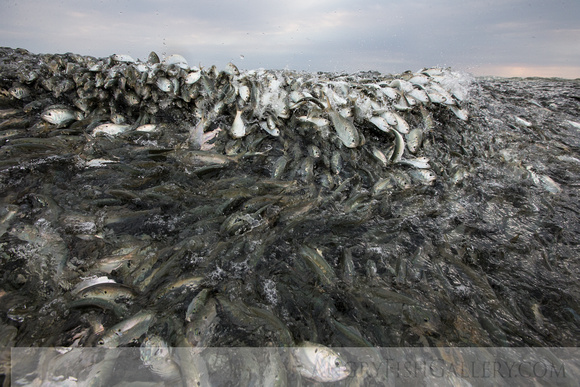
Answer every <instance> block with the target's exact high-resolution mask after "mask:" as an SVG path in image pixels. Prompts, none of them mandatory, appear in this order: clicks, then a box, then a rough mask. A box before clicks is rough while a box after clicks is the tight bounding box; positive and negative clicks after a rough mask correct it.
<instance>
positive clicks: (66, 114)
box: [40, 107, 77, 125]
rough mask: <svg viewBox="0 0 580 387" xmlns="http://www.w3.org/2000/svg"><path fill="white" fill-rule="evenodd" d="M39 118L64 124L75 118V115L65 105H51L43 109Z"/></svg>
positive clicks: (51, 122)
mask: <svg viewBox="0 0 580 387" xmlns="http://www.w3.org/2000/svg"><path fill="white" fill-rule="evenodd" d="M40 118H42V119H43V120H45V121H46V122H48V123H50V124H53V125H66V124H68V123H70V122H72V121H74V120H76V119H77V115H76V114H75V112H74V111H73V110H71V109H68V108H65V107H53V108H49V109H47V110H45V111H44V112H43V113H42V114H41V115H40Z"/></svg>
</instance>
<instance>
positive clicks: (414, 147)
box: [405, 128, 423, 154]
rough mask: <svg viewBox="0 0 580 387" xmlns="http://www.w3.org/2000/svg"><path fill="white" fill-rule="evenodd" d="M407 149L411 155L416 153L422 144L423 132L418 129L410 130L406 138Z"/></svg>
mask: <svg viewBox="0 0 580 387" xmlns="http://www.w3.org/2000/svg"><path fill="white" fill-rule="evenodd" d="M405 137H406V139H407V141H406V145H407V149H408V150H409V152H411V153H413V154H414V153H417V151H418V150H419V148H420V146H421V143H422V142H423V130H422V129H420V128H414V129H412V130H411V131H410V132H409V133H408V134H407V135H406V136H405Z"/></svg>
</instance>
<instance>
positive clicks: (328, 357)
mask: <svg viewBox="0 0 580 387" xmlns="http://www.w3.org/2000/svg"><path fill="white" fill-rule="evenodd" d="M292 355H293V358H294V361H295V363H296V364H295V367H296V370H297V371H298V372H299V373H300V374H301V375H302V376H304V377H306V378H308V379H312V380H315V381H317V382H322V383H327V382H337V381H339V380H342V379H345V378H346V377H348V375H349V374H350V369H349V367H348V365H347V363H346V361H345V360H344V359H343V358H342V357H341V356H340V355H339V354H338V353H337V352H335V351H334V350H333V349H331V348H328V347H325V346H324V345H321V344H316V343H311V342H308V341H305V342H303V343H301V344H300V345H299V346H297V347H294V348H293V350H292Z"/></svg>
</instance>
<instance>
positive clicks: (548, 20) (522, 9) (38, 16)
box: [0, 0, 580, 78]
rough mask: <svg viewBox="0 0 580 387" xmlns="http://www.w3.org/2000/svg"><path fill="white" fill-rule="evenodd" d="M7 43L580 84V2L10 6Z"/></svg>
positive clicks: (271, 65) (84, 1)
mask: <svg viewBox="0 0 580 387" xmlns="http://www.w3.org/2000/svg"><path fill="white" fill-rule="evenodd" d="M0 5H1V9H2V12H1V13H0V46H6V47H12V48H25V49H27V50H29V51H30V52H32V53H37V54H38V53H65V52H74V53H77V54H82V55H92V56H95V57H105V56H109V55H112V54H128V55H130V56H132V57H133V58H135V59H141V60H146V59H147V56H148V55H149V52H151V51H155V52H156V53H157V54H158V55H159V56H160V57H161V58H163V56H166V55H170V54H181V55H183V56H184V57H185V58H186V59H187V60H188V63H189V65H190V66H194V65H195V66H199V65H202V66H211V65H216V66H217V67H218V69H223V68H224V67H225V65H226V64H227V63H228V62H232V63H234V64H235V65H236V66H237V67H239V68H240V69H257V68H266V69H290V70H297V71H309V72H315V71H338V72H348V73H353V72H357V71H366V70H376V71H380V72H382V73H393V74H394V73H400V72H403V71H406V70H411V71H418V70H420V69H421V68H424V67H435V66H439V67H451V68H452V69H455V70H458V71H465V72H469V73H471V74H473V75H476V76H484V75H495V76H504V77H512V76H542V77H562V78H580V0H550V1H548V0H531V1H525V0H463V1H458V0H398V1H396V0H385V1H376V0H375V1H371V0H356V1H354V0H349V1H343V0H292V1H286V0H277V1H272V0H269V1H267V0H237V1H233V0H226V1H220V0H138V1H133V0H102V1H98V0H58V1H57V0H0Z"/></svg>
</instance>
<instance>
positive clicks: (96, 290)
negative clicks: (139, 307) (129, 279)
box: [77, 282, 137, 301]
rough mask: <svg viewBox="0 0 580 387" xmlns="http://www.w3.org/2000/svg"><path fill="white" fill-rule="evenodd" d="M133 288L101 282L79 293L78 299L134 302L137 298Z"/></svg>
mask: <svg viewBox="0 0 580 387" xmlns="http://www.w3.org/2000/svg"><path fill="white" fill-rule="evenodd" d="M136 295H137V292H135V291H134V290H133V289H132V288H131V287H129V286H127V285H123V284H119V283H116V282H100V283H98V284H95V285H91V286H89V287H87V288H84V289H82V290H79V291H78V295H77V297H78V298H102V299H104V300H110V301H115V300H117V299H126V300H132V299H134V298H135V297H136Z"/></svg>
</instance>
